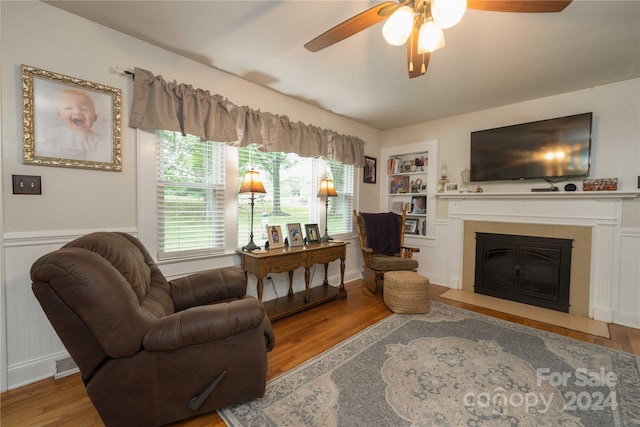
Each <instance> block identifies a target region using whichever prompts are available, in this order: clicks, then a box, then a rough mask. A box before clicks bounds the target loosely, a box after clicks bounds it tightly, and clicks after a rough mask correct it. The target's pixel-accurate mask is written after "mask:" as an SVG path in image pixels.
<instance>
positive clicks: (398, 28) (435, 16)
mask: <svg viewBox="0 0 640 427" xmlns="http://www.w3.org/2000/svg"><path fill="white" fill-rule="evenodd" d="M571 1H572V0H400V1H399V2H398V3H396V2H393V1H386V2H384V3H380V4H379V5H377V6H374V7H372V8H370V9H367V10H365V11H364V12H362V13H360V14H358V15H355V16H353V17H351V18H349V19H347V20H346V21H344V22H342V23H340V24H338V25H336V26H335V27H333V28H331V29H330V30H328V31H326V32H324V33H322V34H320V35H319V36H318V37H316V38H315V39H313V40H311V41H310V42H308V43H307V44H305V45H304V47H305V48H307V49H308V50H310V51H311V52H317V51H319V50H322V49H324V48H326V47H329V46H331V45H333V44H335V43H338V42H339V41H342V40H344V39H346V38H348V37H351V36H352V35H354V34H357V33H359V32H360V31H362V30H365V29H367V28H369V27H371V26H372V25H374V24H377V23H378V22H380V21H383V20H385V19H387V18H388V20H387V22H386V23H385V25H384V27H383V29H382V33H383V36H384V38H385V40H387V42H388V43H389V44H392V45H395V46H401V45H403V44H405V43H407V66H408V71H409V78H414V77H419V76H422V75H424V74H425V73H426V72H427V65H428V64H429V58H430V55H431V52H433V51H434V50H436V49H439V48H441V47H444V35H443V33H442V29H443V28H444V29H446V28H451V27H452V26H454V25H455V24H457V23H458V22H459V21H460V19H462V16H463V15H464V12H465V10H466V9H467V8H469V9H477V10H486V11H491V12H523V13H551V12H561V11H563V10H564V9H565V8H566V7H567V6H568V5H569V3H571ZM414 63H415V66H414ZM418 65H420V66H419V67H418Z"/></svg>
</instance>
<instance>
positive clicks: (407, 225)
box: [404, 218, 419, 234]
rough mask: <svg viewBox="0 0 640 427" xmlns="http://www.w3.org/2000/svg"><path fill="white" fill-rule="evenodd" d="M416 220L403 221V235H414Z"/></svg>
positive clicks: (416, 227) (416, 225) (416, 226)
mask: <svg viewBox="0 0 640 427" xmlns="http://www.w3.org/2000/svg"><path fill="white" fill-rule="evenodd" d="M418 221H419V220H418V219H417V218H407V219H405V221H404V233H405V234H416V230H417V229H418Z"/></svg>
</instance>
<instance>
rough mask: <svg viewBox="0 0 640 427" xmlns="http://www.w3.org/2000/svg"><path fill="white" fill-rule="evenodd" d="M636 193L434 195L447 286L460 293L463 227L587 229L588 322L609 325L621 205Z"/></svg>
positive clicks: (615, 288) (617, 263)
mask: <svg viewBox="0 0 640 427" xmlns="http://www.w3.org/2000/svg"><path fill="white" fill-rule="evenodd" d="M639 195H640V192H619V191H588V192H586V191H585V192H583V191H579V192H529V193H440V194H438V197H439V198H442V199H446V200H447V201H448V202H449V217H448V219H449V221H448V224H449V236H450V239H449V257H448V259H449V266H448V280H447V281H448V285H449V286H450V287H452V288H455V289H460V288H462V262H463V256H462V254H463V244H464V242H463V233H464V222H465V221H489V222H503V223H518V224H549V225H575V226H585V227H591V228H592V236H591V242H592V246H591V260H592V261H591V266H590V289H589V291H590V293H589V317H591V318H593V319H596V320H601V321H604V322H611V321H612V319H613V313H614V311H615V309H616V308H617V307H616V306H615V305H616V303H615V301H616V298H615V297H616V296H617V292H618V271H619V263H620V242H619V239H620V224H621V218H622V201H623V199H632V198H635V197H638V196H639Z"/></svg>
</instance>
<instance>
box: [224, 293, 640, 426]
mask: <svg viewBox="0 0 640 427" xmlns="http://www.w3.org/2000/svg"><path fill="white" fill-rule="evenodd" d="M337 321H339V320H337ZM639 395H640V358H639V357H638V356H635V355H633V354H630V353H625V352H620V351H615V350H610V349H607V348H604V347H600V346H595V345H592V344H588V343H584V342H581V341H577V340H574V339H571V338H567V337H563V336H559V335H555V334H551V333H548V332H544V331H540V330H537V329H532V328H529V327H526V326H522V325H518V324H513V323H510V322H506V321H502V320H499V319H494V318H492V317H488V316H485V315H482V314H478V313H474V312H470V311H467V310H464V309H460V308H457V307H451V306H447V305H444V304H440V303H437V302H432V303H431V311H430V312H429V313H428V314H424V315H417V314H414V315H409V314H403V315H398V314H393V315H391V316H389V317H387V318H385V319H383V320H382V321H380V322H379V323H377V324H375V325H373V326H370V327H369V328H367V329H366V330H364V331H362V332H360V333H358V334H356V335H354V336H353V337H351V338H350V339H348V340H346V341H344V342H342V343H340V344H338V345H337V346H335V347H333V348H332V349H330V350H328V351H326V352H324V353H323V354H321V355H319V356H318V357H316V358H314V359H311V360H309V361H307V362H305V363H304V364H302V365H300V366H299V367H297V368H295V369H293V370H291V371H289V372H287V373H285V374H283V375H281V376H279V377H278V378H275V379H273V380H271V381H269V383H268V384H267V391H266V393H265V395H264V397H262V398H260V399H255V400H253V401H250V402H248V403H245V404H241V405H236V406H233V407H229V408H226V409H224V410H221V411H219V413H220V416H221V417H222V419H223V420H224V422H225V423H226V424H227V425H228V426H234V427H240V426H243V427H249V426H416V427H420V426H598V427H602V426H638V425H640V403H639V399H638V396H639Z"/></svg>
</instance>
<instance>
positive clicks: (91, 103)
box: [22, 65, 122, 172]
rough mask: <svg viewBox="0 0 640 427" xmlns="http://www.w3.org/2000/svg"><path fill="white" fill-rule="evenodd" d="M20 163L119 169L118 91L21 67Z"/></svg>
mask: <svg viewBox="0 0 640 427" xmlns="http://www.w3.org/2000/svg"><path fill="white" fill-rule="evenodd" d="M22 118H23V134H24V139H23V142H24V144H23V145H24V158H23V163H25V164H32V165H41V166H58V167H68V168H82V169H95V170H105V171H117V172H119V171H121V170H122V141H121V140H122V135H121V132H122V123H121V121H122V93H121V90H120V89H116V88H113V87H109V86H105V85H102V84H99V83H93V82H89V81H86V80H81V79H77V78H75V77H69V76H65V75H62V74H58V73H53V72H50V71H45V70H41V69H39V68H35V67H30V66H28V65H22Z"/></svg>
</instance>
